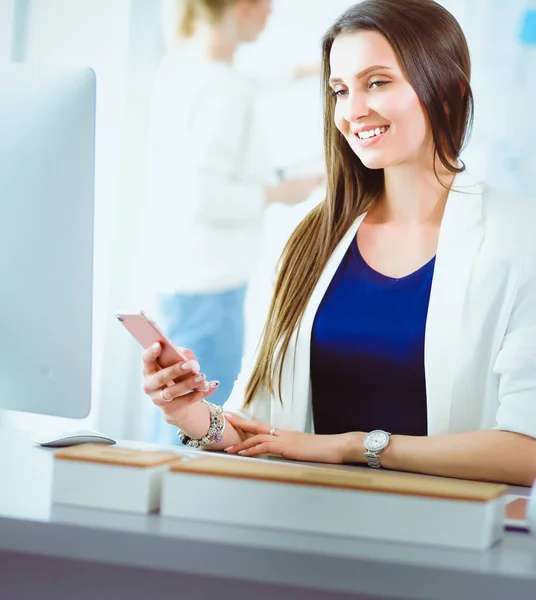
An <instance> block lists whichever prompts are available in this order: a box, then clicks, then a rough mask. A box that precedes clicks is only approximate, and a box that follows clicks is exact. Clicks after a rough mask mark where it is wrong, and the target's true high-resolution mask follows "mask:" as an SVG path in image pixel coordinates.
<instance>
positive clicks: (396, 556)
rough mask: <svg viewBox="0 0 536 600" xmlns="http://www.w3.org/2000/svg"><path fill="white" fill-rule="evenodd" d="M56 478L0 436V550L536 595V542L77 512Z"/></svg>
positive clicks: (411, 589)
mask: <svg viewBox="0 0 536 600" xmlns="http://www.w3.org/2000/svg"><path fill="white" fill-rule="evenodd" d="M125 445H131V446H134V447H140V446H142V447H143V446H144V445H139V444H128V443H125ZM145 446H147V445H145ZM147 447H148V446H147ZM334 468H341V467H334ZM342 468H355V467H342ZM51 474H52V451H51V450H49V449H45V448H40V447H36V446H34V445H33V444H32V443H31V442H30V440H29V439H28V438H27V437H25V436H24V435H21V434H20V433H19V434H17V433H15V432H9V431H7V432H6V431H3V432H2V436H1V439H0V488H1V492H0V550H4V551H8V552H22V553H28V554H41V555H45V556H50V557H57V558H73V559H79V560H83V561H95V562H97V563H106V564H110V565H123V566H134V567H143V568H146V569H156V570H164V571H170V572H176V573H190V574H198V575H201V576H214V577H223V578H230V579H234V580H241V581H258V582H263V583H278V584H281V585H288V586H297V587H300V588H309V589H317V590H324V591H325V590H330V591H332V592H352V593H361V594H381V595H382V596H386V597H389V596H393V597H395V596H396V597H401V596H403V597H408V598H428V599H434V600H435V599H437V600H443V599H447V598H449V599H450V598H455V597H462V598H465V597H471V598H472V600H479V599H480V598H482V599H486V600H488V599H489V598H490V590H493V591H494V592H496V593H497V596H496V597H503V595H504V597H506V594H508V595H509V596H512V595H514V594H527V595H526V596H525V597H531V596H528V594H529V592H530V593H531V594H533V592H534V589H535V588H536V536H530V535H528V534H524V533H516V532H506V533H505V536H504V539H503V541H502V542H500V543H499V544H496V545H495V546H494V547H493V548H491V549H489V550H487V551H484V552H475V551H460V550H450V549H436V548H430V547H424V546H418V545H410V544H394V543H384V542H381V543H380V542H374V543H371V542H370V541H367V542H366V543H365V541H362V540H355V539H346V538H342V537H337V536H323V535H316V534H302V533H292V532H282V531H274V530H266V529H261V528H258V529H256V528H246V527H238V526H228V525H214V524H209V523H204V522H201V521H198V522H194V521H184V520H180V519H170V518H163V517H160V516H158V515H149V516H139V515H132V514H127V513H119V512H113V511H104V510H92V509H81V508H75V507H69V506H59V505H51V502H50V499H51V483H52V482H51ZM511 493H516V494H524V495H528V493H529V490H528V489H527V488H512V489H511ZM199 557H203V560H199ZM503 593H504V594H503Z"/></svg>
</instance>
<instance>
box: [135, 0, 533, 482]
mask: <svg viewBox="0 0 536 600" xmlns="http://www.w3.org/2000/svg"><path fill="white" fill-rule="evenodd" d="M322 57H323V88H324V94H325V159H326V167H327V178H328V179H327V194H326V199H325V201H324V202H323V203H321V204H320V205H319V206H317V207H316V208H315V209H314V210H313V211H312V212H311V213H310V214H309V215H308V216H307V217H306V218H305V219H304V220H303V221H302V223H301V224H300V225H299V226H298V227H297V229H296V230H295V232H294V233H293V235H292V236H291V238H290V240H289V242H288V243H287V246H286V248H285V250H284V252H283V256H282V258H281V264H280V268H279V272H278V276H277V281H276V285H275V290H274V297H273V301H272V304H271V308H270V312H269V314H268V318H267V321H266V325H265V329H264V332H263V336H262V339H261V342H260V344H259V348H258V352H257V354H256V356H255V357H253V359H252V360H251V362H250V364H249V366H248V367H246V368H245V369H244V370H243V373H242V375H241V376H240V377H239V379H238V381H237V383H236V384H235V387H234V390H233V393H232V395H231V397H230V398H229V400H228V402H227V403H226V404H225V406H224V412H223V413H221V412H220V411H218V410H216V408H215V407H214V406H212V405H211V404H210V403H209V402H207V401H206V397H207V396H208V395H209V394H205V393H203V392H199V391H193V392H192V391H191V390H192V388H193V387H194V386H193V385H192V380H193V377H192V375H191V374H190V373H189V372H187V373H186V374H185V370H184V369H182V365H181V364H178V365H176V366H174V367H171V368H169V369H165V370H159V369H158V367H157V363H156V361H157V357H158V354H159V352H160V349H159V347H158V346H157V347H156V348H152V349H150V350H148V351H147V352H146V353H145V355H144V375H145V382H144V389H145V391H146V392H147V393H148V394H149V395H150V396H151V398H152V400H153V402H155V403H156V404H157V405H158V406H159V407H160V408H161V411H162V413H163V415H164V418H165V420H166V421H168V422H169V423H172V424H174V425H175V426H176V427H177V428H178V429H179V433H180V435H181V436H182V438H183V439H184V440H185V442H186V443H187V444H188V445H190V446H194V447H197V446H203V447H207V448H211V449H214V450H225V451H227V452H228V453H230V454H235V453H239V454H242V455H245V456H257V455H260V454H263V453H271V454H278V455H281V456H283V457H285V458H288V459H295V460H305V461H318V462H333V463H340V462H348V463H360V462H362V463H365V462H367V463H368V464H369V465H370V466H371V467H375V468H378V467H380V466H381V467H385V468H389V469H397V470H406V471H413V472H419V473H428V474H433V475H442V476H449V477H461V478H469V479H480V480H490V481H502V482H506V483H513V484H521V485H531V484H532V482H533V481H534V479H535V478H536V440H535V439H534V438H535V437H536V244H535V238H534V236H533V230H534V225H535V223H536V207H535V206H533V205H531V203H530V202H527V201H525V200H523V199H520V198H516V197H513V196H511V195H510V194H508V193H506V192H504V191H501V190H496V189H491V188H490V187H488V186H487V185H486V184H484V183H481V182H478V181H477V180H475V179H473V177H471V175H469V174H468V173H467V171H466V168H465V165H464V164H463V163H462V162H461V161H460V158H459V157H460V154H461V151H462V148H463V146H464V143H465V141H466V139H467V137H468V134H469V132H470V127H471V123H472V115H473V98H472V94H471V87H470V59H469V52H468V48H467V43H466V39H465V36H464V34H463V32H462V30H461V28H460V26H459V24H458V23H457V21H456V20H455V19H454V17H453V16H452V15H451V14H450V13H449V12H448V11H447V10H446V9H444V8H443V7H442V6H441V5H439V4H438V3H436V2H434V1H433V0H405V1H404V2H400V1H399V0H366V1H364V2H361V3H359V4H357V5H355V6H353V7H352V8H350V9H349V10H348V11H346V12H345V13H344V14H343V15H342V16H341V17H340V18H339V19H338V20H337V21H336V22H335V23H334V25H333V26H332V27H331V28H330V29H329V30H328V32H327V33H326V34H325V36H324V39H323V44H322ZM189 366H191V365H188V364H187V365H186V367H187V368H188V367H189ZM209 425H210V427H209Z"/></svg>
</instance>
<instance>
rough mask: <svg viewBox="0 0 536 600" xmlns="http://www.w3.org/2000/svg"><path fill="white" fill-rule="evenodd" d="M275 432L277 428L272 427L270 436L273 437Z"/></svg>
mask: <svg viewBox="0 0 536 600" xmlns="http://www.w3.org/2000/svg"><path fill="white" fill-rule="evenodd" d="M276 431H277V427H272V429H270V435H275V434H276Z"/></svg>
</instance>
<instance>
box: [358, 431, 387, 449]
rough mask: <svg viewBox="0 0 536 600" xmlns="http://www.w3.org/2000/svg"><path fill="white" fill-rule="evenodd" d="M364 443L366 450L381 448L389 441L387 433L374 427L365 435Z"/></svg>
mask: <svg viewBox="0 0 536 600" xmlns="http://www.w3.org/2000/svg"><path fill="white" fill-rule="evenodd" d="M364 443H365V448H367V450H373V451H374V450H383V449H384V448H385V446H387V444H388V443H389V435H388V434H387V433H386V432H385V431H381V430H379V429H376V430H375V431H371V432H370V433H368V434H367V435H366V436H365V440H364Z"/></svg>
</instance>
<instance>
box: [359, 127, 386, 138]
mask: <svg viewBox="0 0 536 600" xmlns="http://www.w3.org/2000/svg"><path fill="white" fill-rule="evenodd" d="M387 129H389V128H388V127H376V129H370V130H369V131H361V132H359V133H358V134H357V135H358V136H359V138H360V139H362V140H368V139H369V138H371V137H374V136H376V135H380V134H381V133H385V132H386V131H387Z"/></svg>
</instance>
